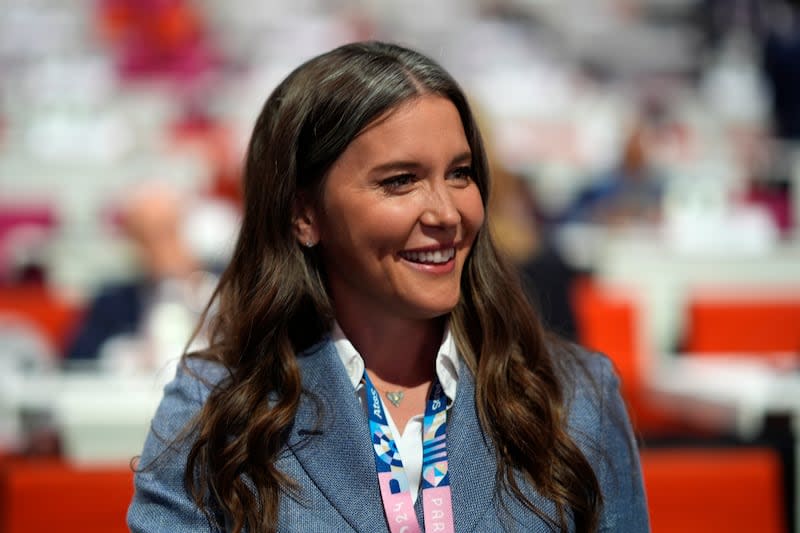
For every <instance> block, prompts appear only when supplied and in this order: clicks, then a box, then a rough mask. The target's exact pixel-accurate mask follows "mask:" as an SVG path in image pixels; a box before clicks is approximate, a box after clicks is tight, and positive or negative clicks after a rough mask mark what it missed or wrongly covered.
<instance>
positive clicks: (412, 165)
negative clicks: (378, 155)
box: [369, 151, 472, 173]
mask: <svg viewBox="0 0 800 533" xmlns="http://www.w3.org/2000/svg"><path fill="white" fill-rule="evenodd" d="M471 161H472V152H470V151H465V152H462V153H460V154H458V155H457V156H455V157H453V159H451V160H450V166H453V165H458V164H461V163H466V162H471ZM422 166H423V165H422V164H421V163H420V162H419V161H413V160H407V161H406V160H402V159H398V160H396V161H387V162H386V163H381V164H379V165H376V166H374V167H372V168H371V169H370V170H369V171H370V172H371V173H372V172H392V171H398V170H413V169H416V168H420V167H422Z"/></svg>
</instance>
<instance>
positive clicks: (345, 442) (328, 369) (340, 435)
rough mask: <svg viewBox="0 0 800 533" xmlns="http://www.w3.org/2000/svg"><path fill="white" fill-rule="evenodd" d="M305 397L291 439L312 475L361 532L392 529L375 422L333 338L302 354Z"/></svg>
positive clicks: (322, 490) (352, 525) (292, 446)
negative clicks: (378, 468)
mask: <svg viewBox="0 0 800 533" xmlns="http://www.w3.org/2000/svg"><path fill="white" fill-rule="evenodd" d="M298 361H299V363H300V367H301V370H302V379H303V391H304V392H303V395H302V397H301V400H300V405H299V408H298V412H297V416H296V419H295V425H294V428H293V429H292V434H291V435H290V437H289V440H288V446H289V449H290V450H291V451H292V453H294V455H295V457H297V460H298V461H299V462H300V464H301V465H302V467H303V469H304V470H305V471H306V473H307V474H308V476H309V477H310V478H311V479H312V480H313V482H314V483H315V484H316V486H317V488H318V489H319V491H320V492H321V493H322V494H323V495H324V496H325V497H326V498H327V499H328V501H330V503H331V505H332V506H333V507H334V508H335V509H336V510H337V511H338V512H339V513H340V514H341V515H342V517H343V518H344V520H345V521H346V522H347V523H348V524H350V526H351V527H352V528H353V529H354V530H356V531H375V532H379V531H387V526H386V519H385V518H384V514H383V504H382V503H381V500H380V489H379V487H378V477H377V473H376V471H375V459H374V457H373V453H372V440H371V437H370V433H369V423H368V421H367V418H366V415H365V414H364V410H363V408H362V407H361V404H360V402H359V401H358V398H357V397H356V395H355V393H354V391H353V385H352V384H351V383H350V380H349V379H348V377H347V373H346V371H345V369H344V366H343V365H342V363H341V361H340V360H339V357H338V355H337V353H336V348H335V347H334V346H333V344H332V343H331V342H323V343H322V344H321V345H317V346H316V347H314V348H312V349H311V350H309V351H307V352H306V353H304V354H302V355H300V356H299V357H298Z"/></svg>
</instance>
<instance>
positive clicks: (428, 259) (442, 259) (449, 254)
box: [399, 247, 456, 265]
mask: <svg viewBox="0 0 800 533" xmlns="http://www.w3.org/2000/svg"><path fill="white" fill-rule="evenodd" d="M399 255H400V257H402V258H403V259H405V260H406V261H411V262H412V263H420V264H423V265H441V264H444V263H447V262H448V261H450V260H451V259H453V257H455V255H456V249H455V248H454V247H451V248H444V249H441V250H429V251H425V252H412V251H403V252H400V253H399Z"/></svg>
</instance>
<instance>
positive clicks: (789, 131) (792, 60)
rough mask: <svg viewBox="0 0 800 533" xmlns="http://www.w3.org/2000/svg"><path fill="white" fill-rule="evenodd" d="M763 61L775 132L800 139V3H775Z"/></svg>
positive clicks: (780, 135) (784, 137) (783, 136)
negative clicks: (770, 97) (769, 92)
mask: <svg viewBox="0 0 800 533" xmlns="http://www.w3.org/2000/svg"><path fill="white" fill-rule="evenodd" d="M763 61H764V74H765V76H766V80H767V84H768V86H769V88H770V91H771V95H772V116H773V122H774V128H775V134H776V135H777V136H778V137H780V138H783V139H787V140H793V141H800V98H798V95H800V2H798V1H796V0H795V1H788V0H781V1H780V2H777V4H776V5H775V6H774V10H773V12H772V16H770V17H769V25H768V26H767V28H766V30H765V34H764V42H763Z"/></svg>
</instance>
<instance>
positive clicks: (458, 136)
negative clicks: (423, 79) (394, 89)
mask: <svg viewBox="0 0 800 533" xmlns="http://www.w3.org/2000/svg"><path fill="white" fill-rule="evenodd" d="M469 149H470V146H469V143H468V141H467V138H466V135H465V134H464V126H463V123H462V121H461V116H460V114H459V112H458V109H456V107H455V105H454V104H453V103H452V102H451V101H450V100H449V99H447V98H445V97H443V96H439V95H434V94H426V95H422V96H418V97H415V98H412V99H409V100H405V101H403V102H402V103H400V104H399V105H397V106H395V107H393V108H392V109H390V110H389V111H387V112H385V113H383V114H382V115H381V116H379V117H378V118H376V119H375V120H373V121H372V122H370V123H369V124H368V125H367V126H366V127H365V128H364V129H363V130H361V132H360V133H359V134H358V135H357V136H356V137H355V138H354V139H353V141H352V142H351V143H350V145H348V147H347V148H346V149H345V151H344V153H343V154H342V156H341V157H340V159H349V158H351V157H349V156H354V155H355V156H357V158H358V159H359V160H361V161H365V160H367V159H369V160H372V159H391V158H393V157H404V156H405V157H409V156H412V155H415V154H416V155H424V154H426V153H427V154H430V155H435V154H441V155H443V156H446V155H448V154H447V152H465V151H469ZM450 155H452V154H450Z"/></svg>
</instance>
